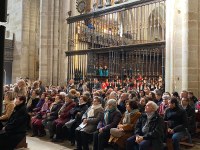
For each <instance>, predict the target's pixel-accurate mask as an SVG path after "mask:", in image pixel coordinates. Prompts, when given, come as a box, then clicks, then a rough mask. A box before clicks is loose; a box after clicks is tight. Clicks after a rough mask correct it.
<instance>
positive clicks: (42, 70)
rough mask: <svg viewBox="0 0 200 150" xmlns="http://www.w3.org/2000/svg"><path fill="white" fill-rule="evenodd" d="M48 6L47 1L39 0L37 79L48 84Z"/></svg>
mask: <svg viewBox="0 0 200 150" xmlns="http://www.w3.org/2000/svg"><path fill="white" fill-rule="evenodd" d="M48 4H49V0H40V44H39V47H40V48H39V79H40V80H42V81H43V83H44V84H46V83H49V78H48V74H49V70H48V67H47V66H48V64H49V61H48V59H47V58H48V57H47V56H48V32H49V31H48Z"/></svg>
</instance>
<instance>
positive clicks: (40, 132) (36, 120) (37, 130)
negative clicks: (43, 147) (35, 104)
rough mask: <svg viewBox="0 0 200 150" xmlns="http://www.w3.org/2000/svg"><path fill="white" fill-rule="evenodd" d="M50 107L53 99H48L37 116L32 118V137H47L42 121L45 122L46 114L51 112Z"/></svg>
mask: <svg viewBox="0 0 200 150" xmlns="http://www.w3.org/2000/svg"><path fill="white" fill-rule="evenodd" d="M50 105H51V98H50V97H46V98H45V102H44V104H43V105H42V108H41V109H40V111H39V112H37V114H36V115H35V116H34V117H32V118H31V127H32V131H33V134H32V137H33V136H39V137H42V136H45V135H46V132H45V130H44V125H43V124H42V120H44V119H45V118H46V117H47V115H46V114H47V113H48V112H49V109H50Z"/></svg>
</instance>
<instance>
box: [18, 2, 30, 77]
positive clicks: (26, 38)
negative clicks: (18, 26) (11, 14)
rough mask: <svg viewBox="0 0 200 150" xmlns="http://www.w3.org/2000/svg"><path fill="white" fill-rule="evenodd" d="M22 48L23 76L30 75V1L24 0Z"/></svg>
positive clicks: (21, 63)
mask: <svg viewBox="0 0 200 150" xmlns="http://www.w3.org/2000/svg"><path fill="white" fill-rule="evenodd" d="M22 4H23V5H22V22H21V23H22V30H21V32H22V41H21V42H22V49H21V53H22V54H21V56H23V57H21V60H20V65H21V68H20V69H21V75H20V76H21V77H29V72H28V71H29V44H30V43H29V42H30V35H29V30H30V1H26V0H23V2H22Z"/></svg>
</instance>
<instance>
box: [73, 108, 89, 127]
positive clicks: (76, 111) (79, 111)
mask: <svg viewBox="0 0 200 150" xmlns="http://www.w3.org/2000/svg"><path fill="white" fill-rule="evenodd" d="M87 109H88V105H87V104H83V105H77V106H76V107H74V108H72V109H71V110H70V114H71V119H75V122H76V124H77V126H78V125H79V124H81V121H82V116H83V114H84V113H85V112H86V110H87Z"/></svg>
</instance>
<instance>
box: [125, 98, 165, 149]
mask: <svg viewBox="0 0 200 150" xmlns="http://www.w3.org/2000/svg"><path fill="white" fill-rule="evenodd" d="M157 109H158V106H157V104H156V103H155V102H153V101H149V102H148V103H147V104H146V107H145V113H144V114H142V115H141V117H140V118H139V119H138V121H137V123H136V126H135V134H134V136H132V137H130V138H128V139H127V143H126V150H148V148H150V147H152V149H153V150H162V149H163V138H164V121H163V119H162V117H161V116H159V114H158V113H157Z"/></svg>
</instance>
